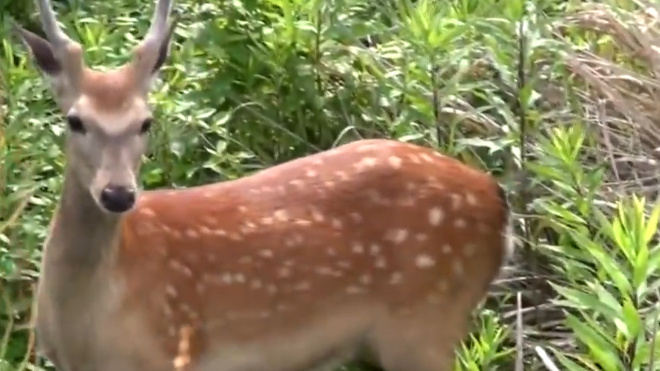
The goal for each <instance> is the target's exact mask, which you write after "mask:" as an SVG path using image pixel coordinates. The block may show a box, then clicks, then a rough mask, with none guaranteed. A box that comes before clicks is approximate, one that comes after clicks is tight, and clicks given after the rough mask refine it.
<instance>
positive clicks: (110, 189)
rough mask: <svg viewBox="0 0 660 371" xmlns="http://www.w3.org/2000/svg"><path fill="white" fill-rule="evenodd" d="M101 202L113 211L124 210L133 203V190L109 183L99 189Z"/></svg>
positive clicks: (119, 211)
mask: <svg viewBox="0 0 660 371" xmlns="http://www.w3.org/2000/svg"><path fill="white" fill-rule="evenodd" d="M101 204H102V205H103V207H105V208H106V210H108V211H110V212H113V213H123V212H126V211H128V210H129V209H130V208H131V207H133V205H134V204H135V190H133V189H130V188H127V187H122V186H115V185H109V186H107V187H105V188H103V190H102V191H101Z"/></svg>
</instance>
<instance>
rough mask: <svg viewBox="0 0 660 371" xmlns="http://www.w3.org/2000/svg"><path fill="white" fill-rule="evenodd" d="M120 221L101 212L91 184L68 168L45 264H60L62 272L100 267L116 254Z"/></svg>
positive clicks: (88, 270)
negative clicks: (89, 185)
mask: <svg viewBox="0 0 660 371" xmlns="http://www.w3.org/2000/svg"><path fill="white" fill-rule="evenodd" d="M120 223H121V218H120V217H119V216H113V215H109V214H107V213H104V212H103V211H101V209H100V208H99V207H98V205H97V204H96V202H95V201H94V200H93V199H92V196H91V194H90V193H89V190H88V189H87V187H85V186H83V185H82V184H81V183H80V182H79V181H78V179H77V178H76V177H75V175H74V174H72V173H71V170H67V171H66V175H65V178H64V186H63V190H62V194H61V198H60V203H59V205H58V208H57V211H56V212H55V217H54V220H53V225H52V228H51V234H50V236H49V238H48V242H47V243H46V246H45V252H44V262H45V264H46V265H54V266H56V267H57V268H55V270H57V271H60V272H61V271H63V270H66V271H69V272H70V273H74V272H76V273H82V274H85V273H91V272H94V271H96V270H98V269H99V268H100V267H101V266H102V265H103V264H104V262H108V261H109V260H110V259H112V257H113V256H114V246H115V245H116V243H115V242H116V239H117V236H118V230H119V227H120ZM46 269H47V268H46Z"/></svg>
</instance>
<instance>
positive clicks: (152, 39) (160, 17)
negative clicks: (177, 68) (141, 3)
mask: <svg viewBox="0 0 660 371" xmlns="http://www.w3.org/2000/svg"><path fill="white" fill-rule="evenodd" d="M171 11H172V0H158V4H156V9H155V10H154V15H153V17H152V18H151V26H150V27H149V31H148V32H147V35H146V36H145V38H144V41H142V44H141V45H140V47H142V48H145V47H146V48H158V47H160V42H161V41H162V40H163V38H165V37H167V34H168V32H169V31H168V26H167V20H168V18H169V16H170V12H171Z"/></svg>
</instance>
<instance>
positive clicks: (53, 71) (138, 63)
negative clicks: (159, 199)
mask: <svg viewBox="0 0 660 371" xmlns="http://www.w3.org/2000/svg"><path fill="white" fill-rule="evenodd" d="M36 4H37V7H38V10H39V14H40V18H41V24H42V26H43V29H44V33H45V34H46V38H45V39H44V38H42V37H40V36H38V35H36V34H34V33H32V32H30V31H28V30H26V29H24V28H22V27H20V26H18V25H14V27H15V29H16V31H17V33H18V34H19V35H20V37H21V39H22V40H23V42H24V43H25V44H26V45H27V47H28V49H29V50H30V53H31V54H32V57H33V59H34V61H35V62H36V65H37V66H38V67H39V69H40V70H41V71H42V72H43V73H44V74H45V76H46V77H47V78H48V80H49V81H50V82H51V86H52V91H53V93H54V95H55V99H56V101H57V103H58V105H59V107H60V109H61V111H62V113H64V115H65V116H66V120H67V126H68V131H67V139H66V160H67V170H68V174H67V175H68V176H69V177H70V178H73V179H72V180H73V181H77V182H79V185H80V186H81V187H82V189H87V190H89V193H90V195H91V197H92V199H93V200H94V201H95V203H96V204H97V205H98V206H99V207H100V208H101V209H102V210H103V211H105V212H108V213H123V212H126V211H129V210H130V209H131V208H132V207H133V205H134V204H135V199H136V194H137V192H138V185H137V183H138V181H137V174H138V172H139V168H140V163H141V158H142V155H143V154H144V152H145V151H146V147H147V133H148V131H149V129H150V127H151V125H152V113H151V110H150V108H149V104H148V102H147V95H148V93H149V90H150V87H151V82H152V80H153V79H154V78H155V77H156V75H157V73H158V71H159V69H160V68H161V66H162V65H163V63H164V61H165V59H166V57H167V55H168V53H169V44H170V38H171V36H172V31H173V29H174V26H175V23H176V22H171V23H170V22H168V18H169V15H170V12H171V0H158V3H157V5H156V8H155V10H154V16H153V18H152V23H151V27H150V28H149V31H148V33H147V35H146V37H145V38H144V39H143V41H142V42H141V43H140V44H139V45H138V46H137V47H136V48H135V49H134V51H133V58H132V60H131V61H129V62H128V63H126V64H125V65H123V66H121V67H119V68H116V69H113V70H110V71H107V72H101V71H98V70H94V69H92V68H89V67H87V66H86V65H85V62H84V60H83V50H82V47H81V45H80V44H78V43H77V42H75V41H73V40H72V39H71V38H69V37H68V36H67V35H66V34H65V32H64V31H63V30H62V29H61V28H60V27H59V26H58V24H57V20H56V17H55V12H54V11H53V8H52V5H51V3H50V1H49V0H36ZM168 23H169V24H168Z"/></svg>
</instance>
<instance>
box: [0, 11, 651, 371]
mask: <svg viewBox="0 0 660 371" xmlns="http://www.w3.org/2000/svg"><path fill="white" fill-rule="evenodd" d="M54 3H55V5H56V9H57V11H58V13H59V14H60V19H61V20H62V22H63V24H64V25H65V26H66V29H67V30H68V32H69V34H71V35H72V36H73V37H74V38H75V39H77V40H80V41H81V42H82V44H83V45H84V46H85V47H86V53H87V54H86V61H87V63H88V64H89V65H94V66H97V65H103V66H108V67H110V66H116V65H118V64H120V63H123V62H124V61H125V60H126V58H127V57H128V56H129V51H130V49H131V48H132V47H133V45H135V42H136V38H137V37H140V36H141V35H143V34H144V32H145V31H146V28H147V27H148V24H149V18H150V14H151V7H152V2H150V1H149V2H145V1H137V0H107V1H102V2H101V1H98V2H79V1H73V0H69V1H67V0H59V1H58V0H55V1H54ZM0 4H2V5H1V6H0V42H1V43H2V44H1V46H0V53H1V54H0V72H1V73H0V100H1V101H0V103H1V104H0V289H1V293H2V298H1V299H2V300H0V370H31V369H41V367H44V366H43V362H41V361H39V362H36V361H35V358H34V354H33V339H32V337H31V333H30V310H31V304H32V300H31V296H32V293H33V285H34V282H35V280H36V277H37V276H38V267H39V261H40V257H41V245H42V243H43V241H44V238H45V235H46V228H47V225H48V220H49V217H50V215H51V213H52V211H53V208H54V206H55V201H56V195H57V194H58V191H59V188H60V186H61V172H62V166H63V157H62V152H61V138H62V131H63V126H62V119H61V115H60V114H59V113H58V112H57V111H56V108H55V105H54V102H53V99H52V96H51V94H50V92H49V91H48V90H47V86H46V84H44V83H43V82H42V80H41V79H40V78H39V75H38V73H37V70H36V68H35V67H34V66H33V65H32V64H31V61H30V59H29V58H28V56H27V54H26V51H25V49H24V48H23V47H22V46H21V45H20V44H19V43H18V40H17V39H16V38H15V37H12V36H11V34H10V26H9V25H10V23H9V19H10V18H12V19H16V20H17V21H18V22H21V23H22V24H25V25H30V28H31V29H33V30H37V29H38V25H37V24H36V22H35V20H36V17H35V16H34V14H33V7H32V4H31V2H27V1H25V2H17V1H13V2H6V3H5V2H1V3H0ZM176 11H177V14H178V15H177V16H178V17H179V27H178V29H177V30H176V35H175V38H174V46H173V48H172V57H171V58H170V61H169V63H168V64H167V65H166V67H165V68H164V70H163V73H162V74H161V76H162V81H161V82H160V83H159V85H158V88H157V89H155V93H154V94H153V95H152V100H153V102H154V104H155V107H156V115H157V118H158V127H157V129H156V130H155V131H154V137H153V140H152V143H151V144H152V146H151V152H150V155H149V157H148V159H147V160H146V165H145V167H144V169H143V173H142V180H143V184H144V186H145V188H159V187H184V186H190V185H196V184H201V183H206V182H212V181H219V180H228V179H235V178H237V177H240V176H243V175H246V174H249V173H251V172H254V171H258V170H259V169H262V168H264V167H268V166H272V165H273V164H277V163H281V162H284V161H287V160H289V159H293V158H297V157H300V156H304V155H306V154H309V153H314V152H317V151H319V150H323V149H327V148H331V147H333V146H336V145H338V144H340V143H344V142H347V141H351V140H354V139H356V138H368V137H389V138H396V139H398V140H402V141H411V142H416V143H420V144H423V145H427V146H431V147H434V148H437V149H438V150H440V151H443V152H445V153H448V154H451V155H453V156H456V157H458V158H460V159H462V160H463V161H465V162H467V163H470V164H472V165H474V166H476V167H479V168H482V169H486V170H488V171H490V172H492V173H493V174H495V175H496V176H497V177H498V178H500V179H501V182H502V183H503V184H504V185H505V186H506V188H507V189H508V191H509V193H510V197H511V200H512V203H513V205H514V209H515V211H516V234H517V237H518V238H517V247H518V250H517V251H518V252H517V254H516V257H515V259H514V261H513V262H512V265H511V267H510V268H509V269H507V271H506V274H505V275H504V276H503V277H502V278H501V279H500V280H498V282H496V283H495V284H494V285H493V288H492V290H491V295H490V296H489V298H488V300H486V301H485V303H484V306H483V307H482V308H481V309H480V310H479V311H477V312H475V317H474V331H473V333H472V334H471V336H470V337H469V338H467V339H466V340H465V342H464V345H463V347H462V348H460V349H458V350H457V355H458V357H457V361H456V370H466V371H467V370H470V371H477V370H513V369H515V370H521V369H525V370H537V369H538V370H556V369H559V370H606V371H610V370H612V371H614V370H656V369H660V365H658V362H655V359H657V358H658V355H657V354H656V353H657V352H656V350H659V349H658V348H659V347H660V345H658V342H657V341H656V339H657V337H658V336H659V335H658V334H660V332H659V331H658V330H657V324H658V321H659V318H658V317H659V315H660V308H659V307H658V304H657V301H658V290H659V288H660V279H659V277H660V272H658V269H659V268H660V246H659V244H658V238H657V224H658V218H659V215H660V207H659V206H658V205H657V199H658V192H657V189H658V185H657V184H658V177H657V173H658V171H657V169H658V162H657V161H658V157H659V156H660V129H659V128H660V112H658V111H659V108H658V107H659V106H658V104H657V102H658V98H660V97H658V93H657V90H658V84H657V80H656V74H657V73H658V71H660V52H659V51H660V49H658V47H660V39H659V38H658V27H657V25H656V23H657V21H658V10H657V9H656V8H655V7H654V6H653V5H652V3H650V2H649V3H647V2H644V1H636V0H617V1H608V2H598V3H589V2H583V1H577V0H575V1H560V0H554V1H551V0H546V1H542V0H539V1H523V0H508V1H498V0H451V1H432V0H417V1H415V2H410V1H408V0H380V1H378V2H364V1H359V0H326V1H321V0H245V1H242V2H241V1H224V2H219V1H214V2H202V1H198V0H179V1H177V2H176ZM346 367H353V368H354V369H357V368H356V367H357V366H346Z"/></svg>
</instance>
